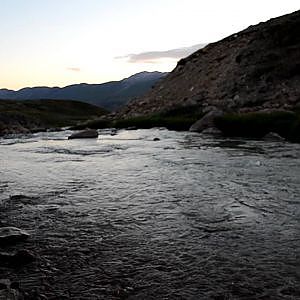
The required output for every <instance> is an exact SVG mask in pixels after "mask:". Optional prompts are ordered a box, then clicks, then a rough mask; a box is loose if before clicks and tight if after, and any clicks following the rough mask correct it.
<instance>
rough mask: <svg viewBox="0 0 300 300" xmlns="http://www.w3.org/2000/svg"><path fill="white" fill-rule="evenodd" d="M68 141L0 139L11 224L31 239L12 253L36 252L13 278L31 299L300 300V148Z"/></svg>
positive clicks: (190, 136) (143, 136)
mask: <svg viewBox="0 0 300 300" xmlns="http://www.w3.org/2000/svg"><path fill="white" fill-rule="evenodd" d="M69 134H70V132H68V131H62V132H52V133H38V134H34V135H32V136H27V137H14V138H9V139H0V157H1V162H0V192H1V193H0V203H1V209H0V217H1V219H0V220H1V225H2V226H8V225H10V226H16V227H19V228H22V229H24V230H27V231H28V232H29V233H30V234H31V237H30V238H29V240H27V241H26V242H24V243H22V244H18V245H13V246H10V248H9V249H8V250H14V249H18V248H20V247H21V248H22V249H28V250H30V251H33V252H34V253H35V255H36V260H35V261H34V262H33V263H30V264H28V265H25V266H23V267H20V268H17V269H12V268H9V267H1V266H0V275H1V277H2V278H10V279H11V280H16V281H18V282H19V285H20V289H21V290H22V291H24V293H25V298H26V297H27V298H28V299H34V297H36V299H40V298H38V297H41V296H38V295H42V296H44V297H46V298H41V299H216V300H217V299H275V300H276V299H300V206H299V205H300V145H299V144H291V143H285V142H266V141H254V140H242V139H225V138H214V137H211V136H204V135H200V134H195V133H189V132H175V131H168V130H165V129H151V130H130V131H126V130H121V131H118V132H117V134H115V135H111V132H110V131H109V130H102V131H100V135H99V138H98V139H86V140H67V136H68V135H69ZM154 138H159V141H154V140H153V139H154ZM16 195H18V197H11V196H16ZM10 197H11V198H10ZM0 250H1V249H0ZM2 250H3V249H2ZM4 250H7V249H4Z"/></svg>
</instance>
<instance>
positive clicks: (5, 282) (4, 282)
mask: <svg viewBox="0 0 300 300" xmlns="http://www.w3.org/2000/svg"><path fill="white" fill-rule="evenodd" d="M10 285H11V282H10V280H9V279H0V290H5V289H8V288H9V287H10Z"/></svg>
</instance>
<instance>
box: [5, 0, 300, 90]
mask: <svg viewBox="0 0 300 300" xmlns="http://www.w3.org/2000/svg"><path fill="white" fill-rule="evenodd" d="M298 9H300V2H299V0H285V1H282V0H273V1H269V0H252V1H241V0H227V1H224V0H209V1H202V0H185V1H182V0H151V1H148V0H147V1H146V0H109V1H108V0H107V1H104V0H0V36H1V47H0V68H1V73H0V88H9V89H20V88H22V87H27V86H66V85H69V84H73V83H81V82H86V83H102V82H105V81H110V80H120V79H122V78H124V77H128V76H130V75H132V74H134V73H137V72H140V71H154V70H157V71H171V70H172V69H173V68H174V67H175V65H176V62H177V60H178V59H179V58H181V57H184V56H186V55H187V54H189V53H191V52H193V51H195V50H196V49H197V47H198V48H199V47H200V45H201V44H204V43H209V42H214V41H217V40H219V39H221V38H224V37H226V36H228V35H230V34H233V33H235V32H237V31H240V30H242V29H244V28H246V27H248V26H249V25H254V24H257V23H259V22H262V21H267V20H268V19H270V18H273V17H277V16H280V15H284V14H287V13H291V12H293V11H296V10H298ZM192 46H193V47H192Z"/></svg>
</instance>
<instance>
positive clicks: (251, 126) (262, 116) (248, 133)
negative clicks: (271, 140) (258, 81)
mask: <svg viewBox="0 0 300 300" xmlns="http://www.w3.org/2000/svg"><path fill="white" fill-rule="evenodd" d="M215 122H216V126H217V128H218V129H220V130H221V131H222V132H223V134H224V135H227V136H241V137H253V138H261V137H263V136H264V135H266V134H267V133H269V132H276V133H278V134H279V135H281V136H282V137H284V138H286V139H288V140H291V141H296V140H299V129H300V116H299V114H297V113H293V112H283V111H282V112H280V111H278V112H266V113H264V112H256V113H245V114H226V115H224V116H221V117H218V118H217V119H216V121H215Z"/></svg>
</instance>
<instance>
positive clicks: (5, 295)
mask: <svg viewBox="0 0 300 300" xmlns="http://www.w3.org/2000/svg"><path fill="white" fill-rule="evenodd" d="M21 299H23V297H22V296H21V294H20V292H19V291H18V290H17V289H15V288H14V284H13V283H11V281H10V280H9V279H0V300H21Z"/></svg>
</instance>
